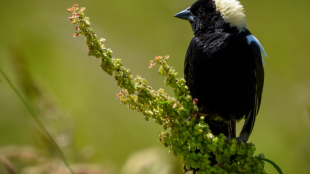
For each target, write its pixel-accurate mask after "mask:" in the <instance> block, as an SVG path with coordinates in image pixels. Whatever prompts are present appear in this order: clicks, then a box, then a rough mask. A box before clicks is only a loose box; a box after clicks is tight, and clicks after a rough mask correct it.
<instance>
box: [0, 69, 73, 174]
mask: <svg viewBox="0 0 310 174" xmlns="http://www.w3.org/2000/svg"><path fill="white" fill-rule="evenodd" d="M0 73H1V74H2V75H3V77H4V78H5V80H6V81H7V82H8V83H9V85H10V86H11V88H12V89H13V90H14V92H15V93H16V94H17V96H18V97H19V99H20V100H21V101H22V102H23V104H24V105H25V106H26V108H27V109H28V111H29V112H30V114H31V115H32V117H33V118H34V119H35V121H36V122H37V123H38V125H39V127H40V128H41V129H42V130H43V131H44V132H45V133H46V135H47V136H48V138H49V139H50V141H51V142H52V144H53V145H54V147H55V149H56V151H57V153H58V155H59V156H60V158H61V159H62V161H63V162H64V163H65V165H66V166H67V167H68V169H69V170H70V172H71V173H72V174H75V172H74V171H73V169H72V168H71V166H70V164H69V163H68V161H67V159H66V158H65V156H64V154H63V153H62V152H61V150H60V148H59V146H58V145H57V143H56V142H55V140H54V139H53V138H52V136H51V135H50V134H49V133H48V131H47V130H46V129H45V127H44V125H43V124H42V122H41V121H40V119H39V117H38V116H37V115H36V113H35V112H34V111H33V109H32V108H31V107H30V106H29V104H28V103H27V101H26V100H25V99H24V98H23V96H22V95H21V93H20V92H19V91H18V90H17V89H16V88H15V86H14V85H13V84H12V82H11V81H10V79H9V78H8V76H7V75H6V74H5V73H4V71H3V70H2V68H1V67H0Z"/></svg>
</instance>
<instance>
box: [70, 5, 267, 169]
mask: <svg viewBox="0 0 310 174" xmlns="http://www.w3.org/2000/svg"><path fill="white" fill-rule="evenodd" d="M84 10H85V7H82V8H81V9H79V8H78V5H73V7H71V8H69V9H67V11H68V12H72V17H69V20H70V21H72V24H76V23H77V24H78V27H76V32H75V33H74V35H73V36H74V37H77V36H79V35H84V36H85V37H86V44H87V49H88V55H89V56H95V57H96V58H100V60H101V68H102V70H104V71H105V72H106V73H108V74H109V75H113V74H114V77H115V80H116V81H117V85H118V86H119V87H120V88H121V91H120V93H118V94H117V95H116V98H119V99H120V102H121V103H123V104H126V105H127V106H128V108H129V109H130V110H134V111H137V112H141V113H142V114H143V115H144V119H146V120H149V119H154V120H155V122H156V123H157V124H159V125H162V126H163V128H164V130H167V129H168V128H169V129H170V133H167V132H160V133H159V141H160V142H161V143H163V145H164V146H166V147H169V148H170V151H172V152H173V153H174V154H175V155H179V156H182V157H183V163H184V166H185V170H190V169H196V171H198V173H199V174H211V173H266V172H265V170H264V164H265V163H264V160H263V159H265V158H264V155H263V154H260V155H258V156H254V152H255V151H256V148H255V146H254V144H252V143H249V144H245V143H243V142H241V143H240V144H239V145H238V142H237V140H236V139H232V140H228V139H227V138H226V137H225V136H224V135H223V134H221V135H219V136H213V135H212V133H211V132H210V130H209V126H208V124H207V123H205V122H204V117H200V120H198V121H199V123H198V124H196V123H195V121H194V119H190V120H189V121H186V120H187V118H189V117H190V115H191V114H192V113H193V112H195V111H198V108H197V106H196V105H195V104H194V103H193V100H192V97H191V96H190V94H189V91H188V88H187V86H186V83H185V80H184V79H183V78H178V73H177V72H176V71H175V69H174V68H172V67H171V66H169V65H168V59H169V56H164V57H162V56H156V58H155V59H154V60H152V61H151V62H150V64H149V68H151V67H154V66H157V65H159V70H158V74H159V75H161V76H164V77H165V84H166V85H167V86H169V87H172V88H173V89H174V94H175V98H174V97H171V96H169V95H168V94H167V93H165V91H164V89H159V90H154V89H152V87H151V86H147V81H146V79H144V78H142V77H141V76H137V77H136V78H133V76H132V74H131V73H130V70H129V69H126V68H125V67H124V66H123V64H122V63H121V60H120V59H115V58H114V57H113V56H112V53H113V52H112V50H111V49H110V48H106V47H105V46H104V44H103V43H104V41H105V39H98V38H97V35H96V34H95V32H94V31H93V30H92V29H91V28H90V25H91V24H90V21H89V18H88V17H85V15H84ZM197 150H198V151H199V152H197ZM214 161H215V163H214Z"/></svg>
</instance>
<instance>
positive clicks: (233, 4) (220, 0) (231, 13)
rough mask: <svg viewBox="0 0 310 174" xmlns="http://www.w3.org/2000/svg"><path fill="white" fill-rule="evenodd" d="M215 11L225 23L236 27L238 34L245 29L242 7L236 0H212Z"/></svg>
mask: <svg viewBox="0 0 310 174" xmlns="http://www.w3.org/2000/svg"><path fill="white" fill-rule="evenodd" d="M214 2H215V5H216V10H217V11H219V12H220V13H221V14H222V17H223V18H224V20H225V22H227V23H229V24H230V26H231V27H237V28H238V30H239V32H242V31H244V29H245V28H246V22H245V14H244V10H243V6H242V5H241V4H240V2H239V1H238V0H214Z"/></svg>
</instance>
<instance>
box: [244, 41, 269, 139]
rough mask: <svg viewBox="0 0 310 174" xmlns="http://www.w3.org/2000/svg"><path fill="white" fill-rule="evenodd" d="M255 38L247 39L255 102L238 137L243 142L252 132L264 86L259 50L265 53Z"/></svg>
mask: <svg viewBox="0 0 310 174" xmlns="http://www.w3.org/2000/svg"><path fill="white" fill-rule="evenodd" d="M253 37H254V36H253ZM254 38H255V37H254ZM255 39H256V38H255ZM256 40H257V39H256ZM256 40H252V41H251V40H250V41H249V39H248V41H249V45H250V48H251V49H252V50H253V57H254V73H255V78H256V80H255V81H256V90H255V102H254V106H253V109H252V110H251V111H250V113H249V114H248V117H247V119H246V120H245V122H244V125H243V128H242V131H241V133H240V136H239V137H240V139H241V140H243V141H244V142H247V140H248V138H249V136H250V134H251V133H252V130H253V127H254V123H255V118H256V115H257V114H258V111H259V108H260V104H261V100H262V93H263V86H264V68H263V57H262V54H261V52H263V54H264V55H266V53H265V51H264V50H263V49H262V46H261V44H260V43H259V42H258V40H257V41H256ZM266 57H267V55H266Z"/></svg>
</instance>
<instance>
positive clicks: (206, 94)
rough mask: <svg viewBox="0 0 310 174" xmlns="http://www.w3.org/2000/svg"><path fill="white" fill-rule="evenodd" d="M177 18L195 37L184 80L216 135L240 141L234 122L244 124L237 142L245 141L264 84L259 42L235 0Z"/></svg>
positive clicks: (204, 3)
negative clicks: (242, 122)
mask: <svg viewBox="0 0 310 174" xmlns="http://www.w3.org/2000/svg"><path fill="white" fill-rule="evenodd" d="M175 17H178V18H181V19H185V20H188V21H189V22H190V24H191V27H192V30H193V32H194V35H195V36H194V37H193V39H192V40H191V42H190V44H189V47H188V50H187V53H186V56H185V63H184V78H185V80H186V85H187V86H188V88H189V91H190V93H191V95H192V97H193V99H198V102H197V106H198V108H199V112H200V113H204V114H207V116H206V117H205V122H207V123H208V124H209V127H210V130H211V131H212V133H213V134H214V135H218V134H220V133H224V134H225V135H226V136H227V137H229V138H235V137H236V122H238V121H240V120H241V119H243V118H244V119H246V120H245V123H244V126H243V128H242V131H241V133H240V135H239V140H241V141H244V142H247V140H248V138H249V136H250V134H251V132H252V130H253V127H254V123H255V118H256V115H257V114H258V111H259V108H260V104H261V99H262V92H263V85H264V68H263V63H264V60H263V57H262V54H261V53H263V54H264V55H265V56H266V57H267V55H266V53H265V51H264V49H263V47H262V46H261V44H260V42H259V41H258V40H257V39H256V38H255V37H254V36H253V35H252V34H251V32H250V31H249V30H248V29H247V26H246V22H245V15H244V11H243V6H242V5H241V4H240V2H239V1H237V0H198V1H196V2H195V3H194V4H193V5H192V6H191V7H189V8H187V9H186V10H184V11H182V12H180V13H178V14H176V15H175Z"/></svg>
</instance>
